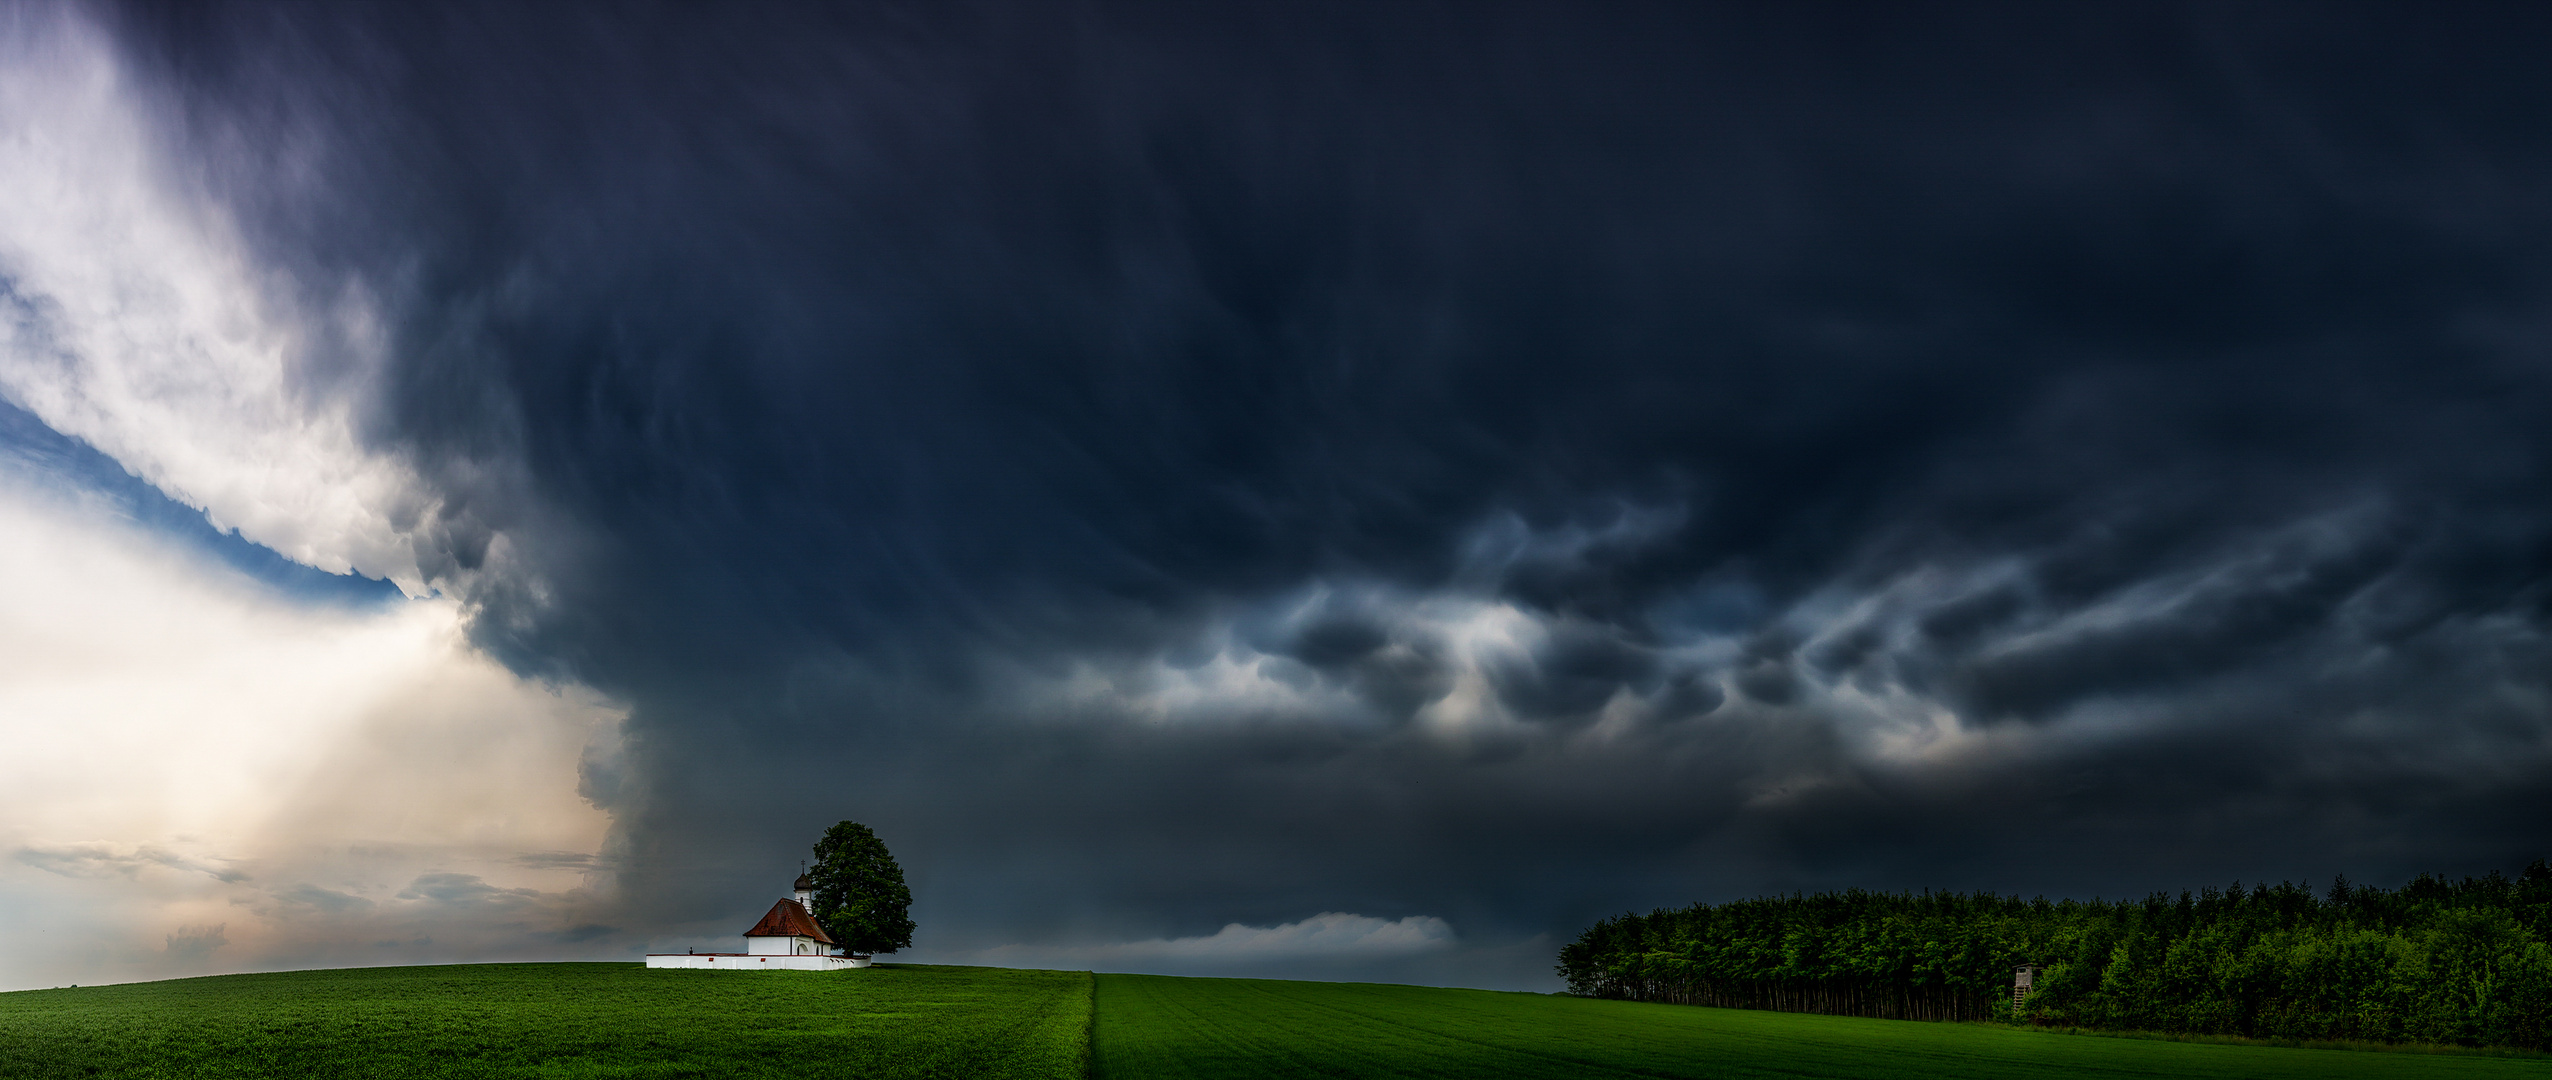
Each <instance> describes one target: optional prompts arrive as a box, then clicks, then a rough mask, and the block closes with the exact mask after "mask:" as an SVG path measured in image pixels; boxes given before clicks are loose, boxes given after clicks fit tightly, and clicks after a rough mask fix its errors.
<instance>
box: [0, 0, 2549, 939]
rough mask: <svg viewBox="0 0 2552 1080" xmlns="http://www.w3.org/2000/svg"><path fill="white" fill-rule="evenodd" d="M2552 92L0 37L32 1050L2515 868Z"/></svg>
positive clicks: (2010, 34) (2144, 35) (1055, 37)
mask: <svg viewBox="0 0 2552 1080" xmlns="http://www.w3.org/2000/svg"><path fill="white" fill-rule="evenodd" d="M527 8H528V10H527ZM2547 40H2552V20H2547V17H2546V13H2545V10H2544V9H2542V8H2540V7H2539V6H2519V5H2507V6H2482V5H2461V6H2458V5H2439V4H2421V5H2400V6H2372V7H2368V6H2352V5H2344V4H2323V3H2316V4H2311V5H2303V6H2291V7H2290V6H2280V5H2275V4H2242V5H2197V6H2186V7H2181V6H2172V5H2165V4H2153V3H2136V4H2125V5H2117V6H2110V7H2102V6H2098V5H2090V4H2065V5H2046V4H2014V5H2009V6H1908V5H1902V4H1880V5H1868V6H1862V5H1813V4H1803V3H1795V2H1784V3H1778V4H1761V5H1715V6H1705V5H1695V4H1683V3H1678V4H1664V5H1656V6H1648V5H1621V4H1616V5H1597V4H1587V3H1567V4H1550V5H1484V4H1475V3H1460V4H1449V5H1428V4H1419V3H1406V4H1384V5H1375V4H1369V3H1342V4H1334V5H1332V4H1322V3H1299V2H1297V3H1281V4H1265V5H1258V4H1209V5H1198V4H1185V3H1162V4H1102V3H1049V2H1034V3H1017V4H974V5H968V4H949V3H940V2H932V3H918V4H852V5H840V4H827V5H815V6H808V7H803V8H801V7H796V6H777V5H775V6H754V5H745V4H722V5H710V6H705V7H704V6H698V5H683V6H669V7H653V6H647V5H627V4H612V5H598V6H593V7H575V6H568V5H528V6H527V5H518V4H487V5H469V4H434V5H423V4H417V5H396V4H366V5H323V4H312V5H288V6H270V5H255V4H250V5H223V4H212V5H207V4H191V3H190V4H183V5H171V6H167V7H161V6H156V5H152V6H141V7H109V6H82V5H55V4H47V3H32V2H31V3H15V4H9V5H7V6H0V399H4V400H0V588H4V589H5V594H0V596H4V597H5V599H4V600H0V853H5V854H0V987H21V986H43V985H58V984H61V983H66V982H105V981H114V980H120V979H138V978H151V977H161V976H165V975H171V974H183V973H196V972H205V971H235V970H253V969H275V968H289V967H304V966H314V965H338V964H364V963H410V962H433V961H450V960H468V959H504V958H523V959H629V958H634V957H636V956H637V955H638V954H639V953H641V952H644V951H647V950H650V949H656V950H664V949H673V950H680V949H682V948H686V947H699V948H704V949H706V948H732V947H734V945H735V942H736V939H735V938H734V935H735V934H736V933H738V932H740V931H741V929H742V928H743V927H744V926H746V925H748V924H749V923H750V922H751V920H752V919H753V918H754V917H755V916H757V915H758V914H759V913H760V911H761V910H763V909H764V908H766V907H767V906H768V905H769V903H770V902H771V900H772V899H774V898H776V897H777V896H779V895H780V894H781V892H782V891H783V890H784V889H785V887H786V886H787V884H788V879H789V878H791V877H792V876H794V875H795V874H796V873H797V870H798V862H799V860H800V859H803V858H805V857H806V849H807V847H808V845H810V844H811V843H812V842H813V841H814V840H815V839H816V837H817V836H818V835H819V834H820V833H821V832H822V830H823V828H824V827H825V826H826V825H829V824H831V823H832V822H834V821H836V820H840V819H844V818H851V819H856V820H859V821H862V822H865V823H867V824H869V825H871V826H872V827H874V828H875V829H876V830H877V831H878V833H879V834H880V835H881V836H883V837H884V838H885V839H886V840H887V842H888V843H889V844H890V845H891V846H892V848H893V850H894V852H895V854H896V855H897V857H898V858H899V859H900V860H901V861H902V863H903V866H904V868H905V871H906V874H907V876H908V879H909V880H910V881H911V884H912V887H913V894H914V910H913V915H914V918H915V919H916V921H917V922H918V923H919V925H920V930H919V932H918V933H917V934H916V936H915V948H914V949H913V950H912V951H911V952H910V953H908V954H906V955H905V956H904V957H902V958H905V959H913V960H929V961H945V962H969V963H999V964H1012V965H1032V966H1066V967H1099V968H1102V969H1116V970H1153V971H1180V972H1197V973H1225V974H1278V975H1291V976H1302V977H1323V978H1372V979H1392V980H1408V981H1420V982H1434V983H1455V984H1467V985H1479V986H1492V987H1511V988H1521V989H1555V988H1556V987H1557V985H1558V984H1557V980H1556V979H1555V977H1554V976H1552V974H1551V971H1550V967H1551V963H1552V958H1553V954H1554V953H1555V951H1556V949H1557V947H1558V946H1559V945H1560V944H1561V943H1563V942H1564V941H1566V940H1567V939H1568V938H1570V937H1572V936H1573V935H1574V934H1575V933H1576V932H1577V931H1578V930H1579V929H1581V928H1582V927H1584V926H1585V925H1586V924H1587V923H1588V922H1590V921H1592V920H1594V919H1597V918H1600V917H1603V916H1605V915H1609V914H1612V913H1616V912H1619V911H1623V910H1631V909H1636V910H1646V909H1649V908H1653V907H1658V906H1667V905H1674V906H1680V905H1683V904H1687V903H1691V902H1694V901H1702V900H1708V901H1718V900H1726V899H1733V898H1737V897H1742V896H1748V895H1755V894H1759V893H1763V892H1767V891H1787V890H1792V889H1810V890H1813V889H1819V888H1828V887H1843V886H1862V887H1871V888H1941V889H1955V890H1991V891H1996V892H2002V893H2019V894H2022V895H2037V894H2045V895H2048V896H2077V897H2089V896H2093V895H2102V896H2110V897H2117V896H2127V895H2134V896H2140V895H2143V894H2144V893H2146V892H2148V891H2151V890H2156V889H2165V890H2175V891H2176V890H2178V889H2182V888H2195V887H2198V886H2201V885H2209V884H2213V885H2222V884H2224V883H2226V882H2229V881H2231V880H2233V879H2242V880H2245V881H2256V880H2260V879H2263V878H2265V879H2271V880H2275V879H2281V878H2283V879H2296V880H2302V879H2311V880H2312V881H2314V882H2316V883H2326V882H2327V881H2328V880H2329V878H2330V877H2331V875H2333V874H2337V873H2346V874H2347V875H2349V876H2350V877H2352V878H2355V879H2358V880H2364V881H2372V882H2378V883H2394V882H2397V881H2398V880H2399V879H2401V878H2403V877H2405V876H2406V875H2408V874H2411V873H2414V872H2420V871H2432V870H2433V871H2442V872H2446V873H2453V874H2463V873H2479V872H2485V871H2488V870H2492V869H2499V870H2514V869H2516V868H2518V867H2520V866H2522V865H2523V864H2524V863H2525V862H2526V861H2528V860H2530V859H2533V858H2537V857H2541V856H2544V855H2546V854H2547V853H2552V831H2548V830H2547V829H2546V827H2545V825H2544V822H2546V821H2547V820H2552V638H2547V631H2552V501H2547V483H2552V138H2547V137H2546V136H2547V133H2552V68H2547V67H2546V66H2545V65H2544V64H2543V63H2542V60H2541V50H2542V43H2543V42H2545V41H2547Z"/></svg>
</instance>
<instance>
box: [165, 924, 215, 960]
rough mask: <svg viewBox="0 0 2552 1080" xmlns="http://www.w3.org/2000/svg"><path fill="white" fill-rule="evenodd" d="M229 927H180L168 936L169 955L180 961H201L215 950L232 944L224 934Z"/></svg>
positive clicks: (213, 925)
mask: <svg viewBox="0 0 2552 1080" xmlns="http://www.w3.org/2000/svg"><path fill="white" fill-rule="evenodd" d="M228 927H229V924H228V923H213V924H211V925H209V926H181V927H178V928H177V929H176V931H175V932H173V933H171V934H169V935H168V955H170V956H171V957H174V958H177V959H180V960H201V959H203V958H205V957H207V956H211V955H212V954H213V950H215V949H218V948H221V947H222V946H224V945H228V944H230V939H229V938H228V937H226V936H224V935H223V933H222V931H223V930H225V929H228Z"/></svg>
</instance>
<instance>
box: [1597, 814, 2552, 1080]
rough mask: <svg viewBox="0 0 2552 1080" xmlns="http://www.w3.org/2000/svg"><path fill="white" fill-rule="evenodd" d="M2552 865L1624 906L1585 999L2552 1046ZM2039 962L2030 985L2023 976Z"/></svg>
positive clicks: (1600, 929) (1608, 925)
mask: <svg viewBox="0 0 2552 1080" xmlns="http://www.w3.org/2000/svg"><path fill="white" fill-rule="evenodd" d="M2548 942H2552V866H2547V865H2546V863H2545V862H2544V861H2543V860H2540V859H2538V860H2535V862H2534V864H2533V865H2531V866H2528V867H2526V868H2525V871H2524V872H2523V873H2521V874H2519V875H2518V876H2517V877H2515V878H2513V879H2511V878H2509V877H2507V876H2505V875H2503V874H2500V873H2498V872H2496V871H2493V872H2492V873H2490V874H2489V875H2488V876H2486V877H2477V878H2464V879H2462V880H2459V881H2453V880H2447V879H2445V878H2440V877H2434V876H2422V877H2419V878H2417V879H2414V880H2412V881H2411V882H2410V883H2409V884H2407V885H2404V886H2402V887H2401V888H2398V889H2381V888H2375V887H2371V886H2365V885H2352V884H2349V883H2348V881H2347V880H2346V879H2344V878H2343V879H2341V880H2339V881H2336V882H2333V883H2332V884H2331V886H2330V887H2329V888H2328V889H2327V890H2325V891H2322V892H2319V893H2316V892H2315V891H2313V890H2312V889H2311V888H2310V887H2309V886H2298V885H2292V884H2278V885H2254V886H2250V887H2248V888H2245V887H2244V886H2243V885H2242V884H2241V883H2239V882H2236V883H2234V884H2233V886H2232V887H2231V888H2227V889H2213V888H2210V889H2206V890H2203V891H2201V892H2198V893H2196V894H2194V895H2193V894H2190V893H2186V892H2183V893H2181V894H2180V895H2179V896H2178V897H2176V898H2175V897H2171V896H2167V895H2164V894H2161V893H2155V894H2153V895H2151V896H2148V897H2146V898H2144V899H2143V900H2128V901H2115V902H2111V901H2101V900H2091V901H2078V900H2058V901H2049V900H2047V899H2045V898H2043V897H2042V898H2039V899H2035V900H2023V899H2020V898H2019V897H2016V896H1994V895H1991V894H1984V893H1979V894H1974V895H1959V894H1951V893H1935V892H1924V893H1876V892H1864V891H1861V890H1857V889H1855V890H1851V891H1848V892H1840V893H1820V894H1817V895H1815V896H1805V895H1794V896H1788V897H1765V898H1761V899H1755V900H1739V901H1735V902H1733V903H1726V904H1716V905H1713V904H1695V905H1693V906H1692V907H1688V908H1681V909H1660V910H1658V911H1653V912H1650V913H1648V914H1646V915H1634V914H1624V915H1620V916H1616V917H1614V918H1611V919H1606V920H1604V921H1603V922H1600V923H1597V924H1596V925H1594V926H1593V927H1591V928H1589V929H1588V930H1587V931H1586V932H1585V933H1584V934H1582V935H1580V936H1579V937H1578V939H1577V940H1576V941H1574V942H1572V943H1570V944H1569V945H1568V946H1566V947H1565V948H1562V949H1561V950H1560V960H1559V971H1560V975H1561V976H1562V977H1563V978H1565V979H1567V980H1568V987H1569V990H1570V991H1571V992H1572V993H1578V994H1586V995H1591V996H1595V997H1609V998H1625V999H1629V1000H1633V1001H1660V1002H1673V1003H1679V1004H1691V1005H1721V1006H1731V1007H1736V1008H1748V1009H1782V1010H1788V1011H1794V1012H1821V1013H1836V1014H1843V1015H1851V1016H1875V1017H1886V1018H1891V1019H1912V1020H1988V1019H1996V1020H2011V1021H2017V1022H2024V1023H2037V1024H2048V1025H2065V1026H2076V1027H2089V1028H2108V1029H2115V1030H2138V1031H2163V1032H2184V1033H2195V1034H2214V1035H2243V1036H2252V1037H2259V1038H2299V1039H2351V1040H2367V1041H2378V1042H2438V1043H2458V1044H2463V1045H2471V1046H2483V1045H2486V1046H2515V1047H2527V1048H2532V1049H2538V1050H2552V944H2547V943H2548ZM2021 965H2035V966H2037V967H2038V968H2039V970H2038V971H2037V972H2036V974H2035V976H2034V978H2033V979H2032V987H2031V989H2030V992H2029V994H2028V996H2027V997H2026V998H2025V999H2023V1000H2021V1001H2020V1002H2018V1003H2015V1002H2014V1000H2013V993H2012V990H2013V970H2014V969H2015V968H2016V967H2019V966H2021Z"/></svg>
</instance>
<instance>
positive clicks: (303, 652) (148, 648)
mask: <svg viewBox="0 0 2552 1080" xmlns="http://www.w3.org/2000/svg"><path fill="white" fill-rule="evenodd" d="M0 595H5V596H7V597H8V598H9V600H10V602H9V603H8V604H6V605H0V715H4V716H6V717H8V723H7V724H5V725H0V856H5V859H0V913H6V914H8V915H9V916H10V917H9V918H8V920H7V922H8V925H12V926H29V925H41V926H43V927H44V929H45V933H43V934H42V935H38V936H36V937H33V938H27V939H21V940H16V941H9V942H0V981H5V982H6V983H7V984H9V985H37V984H43V983H45V981H46V979H47V978H48V977H49V976H50V975H52V974H53V973H57V972H58V973H60V977H61V978H63V979H65V980H72V981H98V980H100V979H105V978H140V977H147V976H150V975H153V974H166V973H172V972H178V971H194V970H205V969H235V968H241V967H257V966H271V965H291V964H307V963H310V962H314V961H316V960H318V959H322V958H327V957H337V958H339V959H341V960H342V959H345V958H346V957H347V954H348V953H349V952H350V951H351V952H352V953H353V954H355V955H356V956H358V957H365V958H369V957H374V956H378V957H380V958H381V959H406V958H419V957H429V956H444V955H456V954H466V953H468V952H469V951H470V950H473V949H478V950H487V951H491V952H497V953H500V954H501V952H502V950H504V949H506V948H509V947H511V948H520V947H523V946H524V943H525V942H527V941H535V940H537V935H542V934H552V935H554V934H557V933H559V932H562V931H563V930H565V929H568V928H571V927H573V926H576V925H581V924H583V923H585V922H590V921H591V920H590V918H588V917H587V916H585V915H580V914H578V912H579V911H580V910H584V909H591V908H594V907H595V906H596V905H597V904H598V902H599V898H600V897H601V895H602V894H603V893H604V892H607V884H608V883H607V880H606V879H603V878H599V877H596V876H595V869H596V865H595V853H596V852H598V851H600V850H601V849H602V848H603V845H604V841H605V834H606V829H607V827H608V819H607V818H606V817H605V815H604V814H603V813H602V812H601V811H600V810H598V809H596V808H595V807H594V806H592V805H591V804H589V803H587V802H586V801H585V800H583V799H582V798H580V797H579V796H578V795H577V786H578V765H579V762H580V760H581V759H582V758H583V756H584V753H585V750H586V748H587V746H588V744H589V743H592V742H593V741H595V740H596V739H597V738H598V737H600V736H604V735H607V734H608V733H609V731H610V729H611V728H612V726H613V725H615V724H616V723H617V722H618V718H619V712H618V710H617V709H616V708H615V707H613V706H612V705H610V704H609V703H607V702H604V701H602V700H600V699H598V698H596V697H595V696H593V695H592V694H591V693H590V692H586V691H582V690H580V689H578V688H576V687H573V686H543V685H539V684H536V683H530V682H526V681H524V680H521V679H519V678H517V677H515V676H514V675H512V674H510V673H507V672H506V671H504V670H503V669H502V668H500V667H498V666H497V665H495V664H494V663H493V662H491V661H489V660H487V659H485V658H484V657H482V656H480V655H479V654H478V653H476V652H475V651H473V650H471V649H470V648H469V647H468V646H467V644H466V642H465V641H464V639H463V636H462V628H461V625H460V622H459V613H458V610H457V605H456V604H455V603H454V602H452V601H449V600H424V601H404V602H394V603H393V605H392V606H390V607H387V608H354V609H349V608H346V607H343V606H338V605H310V604H306V603H302V602H298V601H296V600H294V599H293V598H291V597H289V596H286V595H282V594H279V593H277V592H275V591H274V590H273V589H271V588H269V587H267V586H265V585H263V584H261V583H259V582H256V581H252V580H250V579H247V578H245V577H243V576H241V575H239V574H238V573H236V572H235V571H232V570H230V569H229V568H228V567H226V566H223V565H221V564H219V563H217V562H215V561H213V560H211V559H208V558H206V557H205V556H203V555H202V554H200V553H199V552H196V551H193V550H191V549H188V548H185V547H183V546H180V545H177V544H174V543H172V542H170V541H168V540H166V539H165V538H162V537H159V536H157V535H155V534H152V533H150V532H148V531H147V530H144V529H142V528H140V527H138V526H136V525H134V524H133V523H132V522H131V521H129V520H127V519H124V518H122V517H120V516H119V515H117V514H115V513H114V512H113V509H112V507H110V506H108V505H106V504H103V503H101V502H99V501H97V500H94V499H88V498H85V497H84V496H83V495H82V494H81V493H80V492H78V491H75V490H74V491H65V490H62V489H59V488H58V487H51V486H47V485H46V484H45V482H44V478H43V477H40V476H33V475H29V474H26V473H25V472H23V471H0ZM579 897H582V899H578V898H579ZM38 911H50V912H52V913H53V914H51V915H50V916H46V917H41V918H38V917H36V916H34V915H33V914H32V913H34V912H38ZM207 927H209V928H210V929H206V928H207ZM394 935H395V937H396V940H401V941H406V942H409V943H410V944H409V945H407V946H402V947H400V948H395V949H393V948H382V947H378V946H376V945H374V944H373V943H374V942H377V941H380V940H383V939H385V938H390V937H392V936H394ZM9 936H12V935H0V937H9ZM420 937H426V938H432V939H433V940H435V941H437V942H439V943H440V944H437V945H435V946H431V947H430V951H429V947H424V946H416V945H414V944H413V943H414V942H415V940H416V939H418V938H420ZM11 952H16V953H17V954H18V955H17V956H16V957H15V958H14V959H12V958H11V957H10V955H9V954H10V953H11Z"/></svg>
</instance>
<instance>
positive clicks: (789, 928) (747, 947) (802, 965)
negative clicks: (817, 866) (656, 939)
mask: <svg viewBox="0 0 2552 1080" xmlns="http://www.w3.org/2000/svg"><path fill="white" fill-rule="evenodd" d="M814 904H815V882H813V881H811V880H809V879H808V877H807V876H806V875H804V874H800V875H798V879H797V886H796V893H795V894H794V895H792V896H790V897H789V898H788V899H785V900H782V901H780V902H779V903H776V904H773V905H771V910H770V912H769V913H768V914H765V915H763V916H762V921H761V922H758V923H755V924H753V929H750V930H747V931H745V932H744V951H743V952H740V953H704V952H678V953H648V954H647V966H648V967H651V968H701V969H705V970H709V971H838V970H841V969H843V968H864V967H867V966H868V965H869V958H868V957H866V956H861V955H857V954H846V953H844V952H842V951H841V946H839V945H837V944H835V943H834V941H833V938H832V935H829V934H826V933H825V932H824V927H823V926H822V925H821V924H819V923H817V922H816V921H815V915H814Z"/></svg>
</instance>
